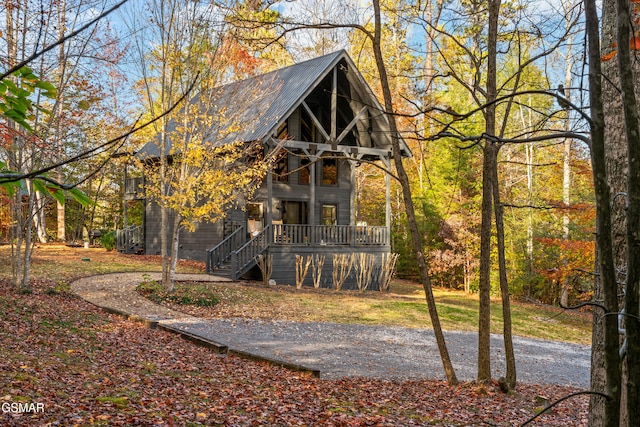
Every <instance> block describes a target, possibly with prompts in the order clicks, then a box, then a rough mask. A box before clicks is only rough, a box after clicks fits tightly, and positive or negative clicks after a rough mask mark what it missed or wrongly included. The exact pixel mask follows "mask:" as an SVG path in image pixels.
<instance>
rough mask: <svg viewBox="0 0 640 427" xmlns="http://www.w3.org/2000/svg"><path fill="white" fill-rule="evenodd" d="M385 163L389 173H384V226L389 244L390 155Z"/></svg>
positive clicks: (385, 159)
mask: <svg viewBox="0 0 640 427" xmlns="http://www.w3.org/2000/svg"><path fill="white" fill-rule="evenodd" d="M383 163H384V166H385V168H386V169H387V171H388V172H387V173H385V174H384V185H385V209H384V226H385V227H387V233H388V241H387V244H389V243H390V242H391V175H389V173H390V172H391V161H390V159H389V158H388V157H385V158H384V159H383Z"/></svg>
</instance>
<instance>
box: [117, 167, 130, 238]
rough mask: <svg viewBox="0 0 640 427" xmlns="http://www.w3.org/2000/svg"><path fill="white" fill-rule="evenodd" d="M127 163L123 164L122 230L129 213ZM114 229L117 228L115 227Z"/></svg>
mask: <svg viewBox="0 0 640 427" xmlns="http://www.w3.org/2000/svg"><path fill="white" fill-rule="evenodd" d="M127 178H128V176H127V163H126V162H125V164H124V182H123V183H122V184H123V185H122V188H123V189H124V191H123V192H122V228H123V229H125V228H127V226H128V225H129V212H128V211H127ZM116 228H118V226H117V225H116Z"/></svg>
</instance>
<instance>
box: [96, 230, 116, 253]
mask: <svg viewBox="0 0 640 427" xmlns="http://www.w3.org/2000/svg"><path fill="white" fill-rule="evenodd" d="M100 244H101V245H102V247H103V248H105V249H106V250H108V251H112V250H114V249H115V248H116V232H115V231H114V230H111V231H109V232H108V233H104V234H103V235H102V237H100Z"/></svg>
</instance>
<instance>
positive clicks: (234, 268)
mask: <svg viewBox="0 0 640 427" xmlns="http://www.w3.org/2000/svg"><path fill="white" fill-rule="evenodd" d="M272 241H273V235H272V228H271V225H267V226H266V227H265V228H264V229H262V231H260V233H258V234H257V235H256V236H254V237H253V238H252V239H251V240H249V241H248V242H247V243H245V244H244V245H242V247H240V248H239V249H238V250H236V251H234V252H233V254H232V255H231V280H238V279H239V278H240V277H242V276H243V275H244V274H245V273H246V272H247V271H249V270H250V269H251V267H253V266H254V265H256V262H257V258H258V256H259V255H261V254H263V253H264V252H265V251H266V250H267V249H269V246H270V245H271V242H272Z"/></svg>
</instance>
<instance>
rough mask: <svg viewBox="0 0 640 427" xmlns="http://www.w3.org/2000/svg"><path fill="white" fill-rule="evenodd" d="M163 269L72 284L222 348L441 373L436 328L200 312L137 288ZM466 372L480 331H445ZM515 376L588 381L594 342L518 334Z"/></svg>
mask: <svg viewBox="0 0 640 427" xmlns="http://www.w3.org/2000/svg"><path fill="white" fill-rule="evenodd" d="M150 279H151V280H159V279H160V273H117V274H108V275H104V276H94V277H88V278H84V279H80V280H78V281H76V282H74V283H72V284H71V288H72V290H73V291H74V292H76V293H77V294H78V295H80V296H81V297H82V298H84V299H85V300H87V301H89V302H91V303H93V304H95V305H97V306H99V307H102V308H103V309H105V310H107V311H110V312H114V313H119V314H122V315H124V316H127V317H132V318H135V319H137V320H140V321H143V322H146V323H148V324H149V325H150V326H151V327H160V328H163V329H166V330H170V331H173V332H176V333H180V334H181V335H182V336H183V337H185V338H187V339H190V340H193V341H196V342H198V343H200V344H203V345H206V346H208V347H210V348H213V349H215V350H217V351H219V352H229V353H234V354H237V355H240V356H243V357H250V358H256V359H260V360H267V361H270V362H272V363H276V364H279V365H282V366H287V367H289V368H291V369H297V370H304V371H308V372H311V373H312V374H314V375H318V376H319V375H320V372H321V373H322V377H323V378H339V377H344V376H364V377H377V378H383V379H398V380H404V379H420V378H430V379H444V378H445V377H444V372H443V369H442V364H441V361H440V356H439V353H438V350H437V346H436V342H435V338H434V336H433V331H431V330H429V329H409V328H401V327H385V326H367V325H344V324H334V323H300V322H283V321H272V322H266V321H260V320H252V319H209V320H205V319H200V318H197V317H193V316H189V315H186V314H184V313H181V312H178V311H175V310H171V309H168V308H166V307H162V306H159V305H157V304H154V303H152V302H150V301H149V300H147V299H145V298H143V297H141V296H140V295H139V294H138V293H137V292H135V287H136V286H137V284H139V283H140V282H142V281H143V280H150ZM178 280H179V281H187V280H195V281H228V279H224V278H220V277H216V276H210V275H201V274H197V275H179V277H178ZM445 337H446V340H447V346H448V349H449V353H450V355H451V359H452V361H453V364H454V368H455V369H456V374H457V375H458V378H459V379H461V380H473V379H475V375H476V360H475V359H476V354H477V334H475V333H469V332H450V331H447V332H445ZM491 346H492V370H493V376H494V377H495V378H498V377H500V376H502V375H504V354H503V352H502V348H503V342H502V336H501V335H492V336H491ZM514 347H515V351H516V360H517V371H518V381H519V382H521V383H537V384H561V385H571V386H575V387H579V388H588V385H589V367H590V348H589V346H585V345H578V344H571V343H563V342H554V341H545V340H536V339H527V338H520V337H515V338H514Z"/></svg>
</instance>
